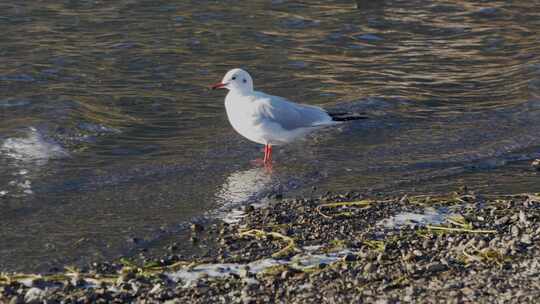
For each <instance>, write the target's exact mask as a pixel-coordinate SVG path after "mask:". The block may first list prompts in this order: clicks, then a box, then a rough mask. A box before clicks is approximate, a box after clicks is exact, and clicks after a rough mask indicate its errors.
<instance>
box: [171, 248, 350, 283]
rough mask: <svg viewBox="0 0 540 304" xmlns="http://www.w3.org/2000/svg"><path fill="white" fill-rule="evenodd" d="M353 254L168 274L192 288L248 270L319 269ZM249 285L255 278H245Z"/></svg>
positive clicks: (299, 257)
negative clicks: (274, 268) (202, 280)
mask: <svg viewBox="0 0 540 304" xmlns="http://www.w3.org/2000/svg"><path fill="white" fill-rule="evenodd" d="M349 253H351V251H350V250H343V251H340V252H336V253H329V254H311V253H302V254H297V255H295V256H293V257H292V258H291V259H290V260H276V259H260V260H256V261H253V262H251V263H247V264H237V263H217V264H201V265H197V266H195V267H192V268H189V267H188V268H184V269H180V270H178V271H176V272H171V273H168V274H167V276H168V277H169V279H171V280H173V281H175V282H179V281H182V282H183V283H184V287H189V286H192V285H193V284H194V283H195V282H196V281H197V280H199V279H201V278H207V277H210V278H224V277H227V276H230V275H238V276H241V270H247V271H249V272H250V273H252V274H258V273H261V272H263V271H264V270H266V269H268V268H270V267H273V266H279V265H289V267H291V268H296V269H306V268H312V267H317V266H319V265H320V264H330V263H333V262H336V261H338V260H340V259H342V258H343V257H344V256H345V255H347V254H349ZM243 279H244V281H246V282H247V283H251V284H253V283H255V282H254V281H253V280H254V279H253V278H249V277H244V278H243Z"/></svg>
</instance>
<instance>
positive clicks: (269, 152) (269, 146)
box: [268, 145, 272, 163]
mask: <svg viewBox="0 0 540 304" xmlns="http://www.w3.org/2000/svg"><path fill="white" fill-rule="evenodd" d="M268 162H269V163H271V162H272V146H271V145H268Z"/></svg>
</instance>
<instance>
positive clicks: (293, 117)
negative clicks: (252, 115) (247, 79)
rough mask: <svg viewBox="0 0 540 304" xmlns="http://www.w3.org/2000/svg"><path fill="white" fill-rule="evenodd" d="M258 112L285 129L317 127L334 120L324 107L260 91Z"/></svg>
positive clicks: (262, 118) (263, 117) (261, 117)
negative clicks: (295, 101) (291, 100)
mask: <svg viewBox="0 0 540 304" xmlns="http://www.w3.org/2000/svg"><path fill="white" fill-rule="evenodd" d="M258 97H259V98H261V99H260V100H259V102H260V105H259V107H258V112H259V113H258V114H259V116H260V119H261V120H269V121H272V122H275V123H277V124H279V125H280V126H281V127H282V128H283V129H285V130H293V129H298V128H309V127H316V126H319V125H321V124H324V123H329V122H331V121H332V119H331V118H330V116H329V115H328V113H326V111H325V110H323V109H322V108H319V107H316V106H310V105H303V104H297V103H293V102H290V101H288V100H287V99H285V98H282V97H279V96H272V95H266V94H264V93H259V96H258Z"/></svg>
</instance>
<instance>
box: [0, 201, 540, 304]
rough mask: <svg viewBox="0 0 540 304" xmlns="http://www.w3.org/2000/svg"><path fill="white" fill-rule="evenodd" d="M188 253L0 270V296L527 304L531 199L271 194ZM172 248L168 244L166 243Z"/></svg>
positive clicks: (538, 210)
mask: <svg viewBox="0 0 540 304" xmlns="http://www.w3.org/2000/svg"><path fill="white" fill-rule="evenodd" d="M244 212H245V216H244V217H243V218H241V219H240V221H239V222H238V223H232V224H227V223H224V222H223V223H218V224H208V225H207V226H204V225H199V224H194V225H193V227H192V228H193V229H192V230H193V232H192V233H193V238H192V239H193V241H195V242H197V241H198V240H199V239H200V240H199V241H204V242H206V243H208V244H212V245H211V248H212V250H210V251H209V252H208V254H206V255H204V256H203V255H201V256H199V257H193V258H189V259H186V258H184V257H183V256H179V255H176V254H171V253H170V251H171V250H173V251H174V246H181V244H177V245H169V246H167V249H165V248H164V249H163V252H167V251H168V252H169V254H167V255H165V256H164V257H162V258H157V259H152V260H146V261H144V262H141V261H138V260H137V259H127V258H126V259H121V260H118V261H116V262H111V263H96V264H93V265H89V266H88V267H85V268H84V269H73V268H67V269H66V271H64V272H57V273H50V274H6V273H3V274H2V275H1V276H0V302H2V303H4V302H5V303H26V302H28V303H44V302H45V303H90V302H91V303H94V302H95V303H126V302H136V303H163V302H166V303H342V302H343V303H349V302H357V303H398V302H415V303H419V302H420V303H446V302H449V303H468V302H475V303H529V302H530V303H533V302H535V301H536V299H537V298H538V297H539V296H540V279H539V276H540V261H539V259H540V252H539V244H540V242H539V241H540V194H518V195H508V196H504V195H493V196H490V195H477V194H475V193H473V192H468V191H463V192H461V193H451V194H448V195H437V196H411V197H407V196H404V197H396V198H384V199H369V198H365V197H362V195H361V194H358V193H347V194H327V195H324V196H322V197H320V198H316V199H315V198H313V199H311V198H310V199H280V198H278V199H274V200H272V203H270V204H268V205H266V206H263V207H258V208H254V207H252V206H247V207H246V208H245V210H244ZM171 248H172V249H171Z"/></svg>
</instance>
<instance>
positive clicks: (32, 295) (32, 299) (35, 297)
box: [24, 287, 46, 303]
mask: <svg viewBox="0 0 540 304" xmlns="http://www.w3.org/2000/svg"><path fill="white" fill-rule="evenodd" d="M45 296H46V293H45V291H44V290H43V289H40V288H37V287H32V288H30V289H28V291H27V292H26V294H25V295H24V301H25V302H26V303H39V302H41V301H43V299H44V298H45Z"/></svg>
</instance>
